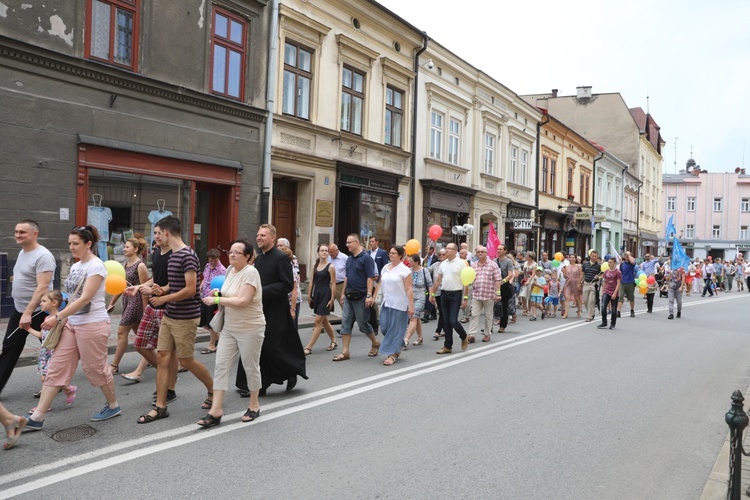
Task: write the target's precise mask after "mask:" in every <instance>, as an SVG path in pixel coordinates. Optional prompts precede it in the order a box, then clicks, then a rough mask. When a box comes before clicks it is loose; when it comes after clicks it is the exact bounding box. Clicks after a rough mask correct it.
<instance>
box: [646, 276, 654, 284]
mask: <svg viewBox="0 0 750 500" xmlns="http://www.w3.org/2000/svg"><path fill="white" fill-rule="evenodd" d="M646 283H648V284H649V285H653V284H654V283H656V278H654V277H653V276H649V277H648V278H647V279H646Z"/></svg>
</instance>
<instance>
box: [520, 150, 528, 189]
mask: <svg viewBox="0 0 750 500" xmlns="http://www.w3.org/2000/svg"><path fill="white" fill-rule="evenodd" d="M528 175H529V152H528V151H526V150H525V149H522V150H521V172H520V177H519V178H518V183H519V184H521V185H523V186H525V185H526V179H528Z"/></svg>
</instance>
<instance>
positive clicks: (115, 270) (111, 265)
mask: <svg viewBox="0 0 750 500" xmlns="http://www.w3.org/2000/svg"><path fill="white" fill-rule="evenodd" d="M104 268H105V269H106V270H107V276H111V275H117V276H122V277H123V279H124V278H125V268H124V267H123V266H122V264H120V263H119V262H117V261H116V260H108V261H106V262H104Z"/></svg>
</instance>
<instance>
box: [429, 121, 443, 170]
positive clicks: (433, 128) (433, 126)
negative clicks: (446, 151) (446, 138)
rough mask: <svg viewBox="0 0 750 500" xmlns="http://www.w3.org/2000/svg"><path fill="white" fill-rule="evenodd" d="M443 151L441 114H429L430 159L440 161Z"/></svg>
mask: <svg viewBox="0 0 750 500" xmlns="http://www.w3.org/2000/svg"><path fill="white" fill-rule="evenodd" d="M442 150H443V114H442V113H438V112H437V111H433V112H432V113H430V158H434V159H436V160H440V159H442V154H441V151H442Z"/></svg>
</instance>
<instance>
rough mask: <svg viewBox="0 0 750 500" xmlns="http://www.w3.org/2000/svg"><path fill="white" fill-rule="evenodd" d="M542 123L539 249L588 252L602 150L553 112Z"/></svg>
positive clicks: (553, 251) (581, 253)
mask: <svg viewBox="0 0 750 500" xmlns="http://www.w3.org/2000/svg"><path fill="white" fill-rule="evenodd" d="M541 124H542V125H541V131H540V134H539V147H540V161H539V173H538V179H539V184H538V191H539V216H540V217H539V224H540V226H541V228H540V238H539V241H540V247H539V248H540V250H541V251H543V252H545V251H546V252H548V253H549V254H550V255H552V254H554V253H556V252H562V253H564V254H577V255H585V254H586V251H587V250H588V249H589V248H591V243H592V242H591V237H592V230H591V214H592V202H593V196H594V193H593V192H592V190H593V186H594V184H593V172H594V160H595V159H596V157H597V156H598V155H599V154H600V152H599V150H598V149H597V148H596V146H594V145H593V144H591V143H590V142H589V141H587V140H586V138H585V137H583V136H581V135H579V134H578V133H576V132H575V131H574V130H573V129H571V128H570V127H568V126H567V125H566V124H565V123H563V122H562V121H560V120H558V119H557V118H555V117H554V116H553V115H546V116H545V117H544V118H543V119H542V122H541ZM582 216H585V218H581V217H582Z"/></svg>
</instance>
